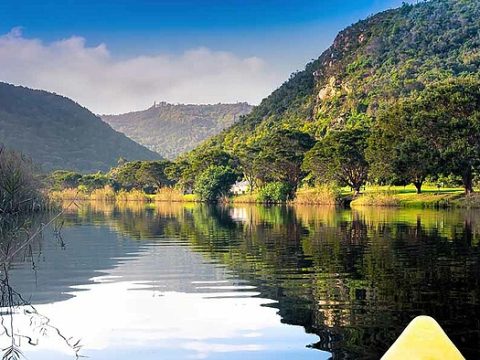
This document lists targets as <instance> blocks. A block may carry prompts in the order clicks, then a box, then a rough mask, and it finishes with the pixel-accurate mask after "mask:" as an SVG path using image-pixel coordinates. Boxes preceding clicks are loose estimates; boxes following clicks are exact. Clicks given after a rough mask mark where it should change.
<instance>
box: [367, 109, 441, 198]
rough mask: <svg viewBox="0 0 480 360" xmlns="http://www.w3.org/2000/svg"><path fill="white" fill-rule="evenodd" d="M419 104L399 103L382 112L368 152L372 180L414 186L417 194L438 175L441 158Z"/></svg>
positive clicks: (370, 140)
mask: <svg viewBox="0 0 480 360" xmlns="http://www.w3.org/2000/svg"><path fill="white" fill-rule="evenodd" d="M423 121H424V117H423V116H417V106H416V100H414V101H411V100H408V101H399V102H398V103H397V104H396V105H394V106H391V107H389V108H387V109H385V110H383V111H380V112H379V116H378V118H377V124H376V126H375V128H374V131H372V136H371V137H370V139H369V147H368V149H367V152H366V153H367V160H368V162H369V163H370V167H371V176H372V177H374V178H375V179H377V180H382V181H387V182H391V183H392V182H393V183H396V182H400V183H413V184H414V185H415V188H416V189H417V193H419V194H420V193H421V192H422V185H423V183H424V181H425V179H426V178H427V177H428V176H435V175H436V174H437V172H438V168H439V161H440V155H439V152H438V149H436V148H435V147H434V146H433V145H432V144H431V143H430V138H429V136H428V134H427V132H428V131H427V129H426V128H425V125H424V123H423Z"/></svg>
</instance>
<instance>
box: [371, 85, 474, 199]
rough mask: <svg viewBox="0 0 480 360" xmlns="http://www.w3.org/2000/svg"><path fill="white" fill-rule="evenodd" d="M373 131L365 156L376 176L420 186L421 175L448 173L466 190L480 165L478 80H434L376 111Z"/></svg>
mask: <svg viewBox="0 0 480 360" xmlns="http://www.w3.org/2000/svg"><path fill="white" fill-rule="evenodd" d="M374 134H375V135H374V136H373V137H372V140H371V146H370V149H369V159H370V161H371V162H372V164H374V165H373V168H374V170H375V171H374V173H375V174H376V175H377V177H379V176H382V175H384V176H388V175H392V174H393V175H395V176H397V177H404V178H406V179H408V180H409V181H411V182H413V183H414V184H415V186H416V187H417V190H418V192H420V191H421V185H422V183H423V181H424V180H425V178H426V177H427V176H429V175H440V174H443V175H449V174H452V175H455V176H460V177H461V178H462V182H463V186H464V188H465V193H467V194H469V193H471V192H473V177H474V173H475V172H476V171H477V170H478V168H479V166H480V81H479V80H478V79H477V78H476V77H459V78H452V79H447V80H444V81H441V82H437V83H434V84H432V85H430V86H428V87H427V88H426V89H424V90H422V91H421V92H418V93H416V94H414V95H412V96H411V97H410V98H408V99H407V100H405V101H402V102H400V103H398V104H396V105H394V106H392V107H391V108H390V109H388V110H386V111H385V112H382V113H381V114H380V116H379V118H378V125H377V129H376V131H375V133H374Z"/></svg>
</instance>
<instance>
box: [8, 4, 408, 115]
mask: <svg viewBox="0 0 480 360" xmlns="http://www.w3.org/2000/svg"><path fill="white" fill-rule="evenodd" d="M401 3H402V1H401V0H382V1H380V0H354V1H353V0H352V1H340V0H330V1H324V0H317V1H313V0H310V1H307V0H297V1H285V0H276V1H273V0H262V1H252V0H243V1H242V0H223V1H220V0H211V1H191V0H189V1H186V0H177V1H174V0H170V1H155V0H136V1H135V0H115V1H114V0H108V1H106V0H96V1H95V0H83V1H81V0H64V1H59V0H42V1H38V0H24V1H19V0H16V1H11V0H2V1H1V2H0V34H4V35H5V34H7V33H9V32H10V31H11V30H12V29H13V28H17V27H18V28H21V29H22V30H21V33H19V32H18V31H17V37H18V38H20V39H21V40H27V39H28V40H36V41H38V42H41V44H42V46H49V45H51V44H52V43H55V42H58V41H61V40H65V39H70V38H72V37H81V38H82V39H83V41H84V42H83V44H82V46H83V47H84V48H85V49H93V48H96V47H98V46H99V45H100V44H104V46H105V48H106V49H107V51H108V56H109V61H115V60H117V61H125V60H128V59H132V58H136V57H143V56H146V57H149V56H150V57H155V56H159V55H162V56H167V57H170V58H172V59H174V58H175V57H182V56H184V55H185V53H186V52H188V51H190V50H192V49H199V48H203V49H208V51H211V52H212V53H214V54H217V53H218V52H227V53H228V54H230V55H231V56H233V57H234V58H236V59H238V60H241V59H243V60H245V59H250V58H255V59H260V60H261V61H262V62H263V67H264V68H265V69H266V70H265V71H267V70H268V72H269V75H268V76H267V78H268V79H269V80H268V81H267V80H265V82H266V83H265V84H266V85H265V86H264V87H262V90H261V91H262V94H260V93H258V94H256V95H255V99H253V97H252V98H245V96H244V95H243V93H242V92H241V91H240V92H239V96H238V100H248V101H250V102H258V101H259V100H260V99H261V98H262V97H264V96H266V95H268V92H269V91H271V90H273V88H274V87H276V86H278V85H279V84H280V83H281V81H282V80H281V79H286V78H287V77H288V75H289V74H290V73H291V72H293V71H295V70H298V69H301V68H302V67H303V66H304V65H305V63H307V62H308V61H309V60H311V59H313V58H317V57H318V56H319V55H320V54H321V53H322V51H323V50H325V49H326V48H327V47H328V46H329V45H330V43H331V42H332V40H333V39H334V37H335V35H336V33H338V31H340V30H341V29H342V28H344V27H346V26H348V25H350V24H352V23H354V22H356V21H358V20H360V19H362V18H365V17H367V16H369V15H372V14H374V13H376V12H379V11H382V10H386V9H389V8H393V7H398V6H400V5H401ZM0 51H1V49H0ZM32 56H33V55H32ZM204 60H205V59H204ZM217 60H218V59H217ZM172 61H174V60H172ZM70 62H71V61H70ZM0 65H2V64H0ZM16 66H18V64H16ZM30 66H31V64H30ZM250 66H251V64H250ZM255 66H256V65H255ZM258 66H260V65H258ZM2 75H4V74H2V72H1V70H0V80H1V76H2ZM229 77H230V79H231V78H235V76H234V75H231V74H230V75H229ZM3 80H9V81H12V80H15V79H12V78H11V76H10V77H9V78H8V79H3ZM20 80H22V81H20ZM20 80H18V81H17V82H19V83H22V84H24V85H27V86H28V85H30V86H37V87H38V86H41V85H42V83H41V82H39V81H38V79H34V80H36V81H31V83H32V84H30V83H29V82H28V81H25V79H20ZM13 82H15V81H13ZM267 82H268V85H267ZM50 85H51V84H50ZM48 87H49V88H52V86H48ZM53 88H54V89H52V90H60V91H62V90H63V88H62V87H60V89H57V88H55V86H53ZM67 95H71V94H70V91H67ZM153 95H154V96H157V100H163V99H159V98H158V96H160V97H162V96H163V94H162V92H161V91H160V92H158V93H155V94H153ZM211 96H214V94H213V93H212V94H211ZM163 97H165V100H167V101H182V102H183V101H185V102H205V101H202V99H201V98H198V99H196V98H195V97H192V96H188V94H186V96H185V100H182V99H181V94H180V93H178V94H176V95H175V96H174V95H172V94H165V96H163ZM234 97H235V96H234V94H231V96H229V97H228V99H226V98H224V97H222V96H220V97H219V100H220V101H225V100H233V99H234ZM207 98H208V99H207ZM205 100H209V101H213V98H212V99H210V97H205ZM152 101H153V97H152ZM145 102H146V100H143V103H145ZM143 103H142V104H140V103H138V104H132V107H133V108H138V107H141V106H144V105H143ZM87 105H89V104H87ZM106 108H108V109H105V110H107V111H115V109H114V108H111V107H110V106H108V107H106ZM95 110H97V111H99V110H101V109H95ZM122 110H124V109H122ZM122 110H119V111H122Z"/></svg>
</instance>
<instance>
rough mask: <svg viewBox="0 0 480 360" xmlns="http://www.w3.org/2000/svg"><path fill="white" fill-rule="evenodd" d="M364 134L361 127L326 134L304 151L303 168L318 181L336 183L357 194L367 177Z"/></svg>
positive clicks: (363, 129) (365, 137)
mask: <svg viewBox="0 0 480 360" xmlns="http://www.w3.org/2000/svg"><path fill="white" fill-rule="evenodd" d="M368 133H369V131H368V130H367V129H366V128H362V127H357V128H349V129H344V130H337V131H330V132H329V133H328V134H327V135H326V136H325V137H324V138H322V139H321V140H320V141H318V142H317V143H316V144H315V146H314V147H313V148H312V149H311V150H310V151H309V152H307V154H306V155H305V160H304V162H303V166H302V167H303V169H304V170H305V171H307V172H309V173H310V174H311V176H312V177H313V178H314V179H315V180H316V181H318V182H330V181H336V182H338V183H339V184H340V185H342V186H345V185H347V186H350V187H351V188H352V189H354V190H355V192H356V193H358V192H360V188H361V187H362V186H363V185H364V184H365V182H366V181H367V177H368V162H367V160H366V158H365V149H366V148H367V138H368Z"/></svg>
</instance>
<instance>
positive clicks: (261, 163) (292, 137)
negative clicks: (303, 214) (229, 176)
mask: <svg viewBox="0 0 480 360" xmlns="http://www.w3.org/2000/svg"><path fill="white" fill-rule="evenodd" d="M314 143H315V141H314V139H313V138H312V137H311V136H310V135H308V134H306V133H304V132H301V131H297V130H290V129H272V130H271V131H270V132H268V133H267V134H266V135H265V136H264V137H262V138H261V139H260V140H258V141H257V142H256V143H255V146H256V147H257V148H259V149H260V151H259V153H258V155H257V156H256V157H255V159H254V162H253V164H254V169H256V177H257V178H258V179H260V180H261V181H262V182H274V181H279V182H284V183H287V184H288V185H289V186H290V188H291V189H292V192H294V191H295V190H296V189H297V187H298V184H299V183H300V181H301V179H302V178H303V176H304V172H303V171H302V168H301V166H302V162H303V157H304V155H305V152H306V151H308V150H310V149H311V148H312V146H313V145H314Z"/></svg>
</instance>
